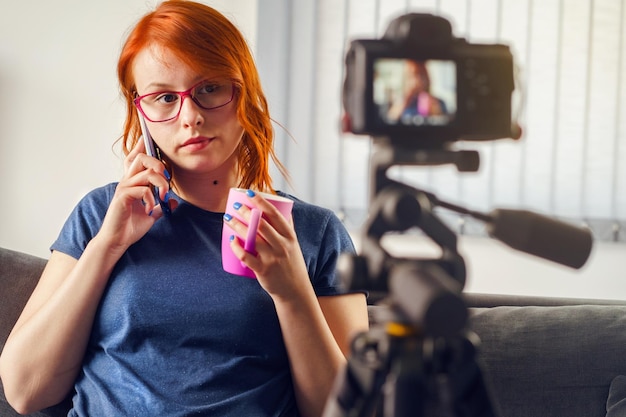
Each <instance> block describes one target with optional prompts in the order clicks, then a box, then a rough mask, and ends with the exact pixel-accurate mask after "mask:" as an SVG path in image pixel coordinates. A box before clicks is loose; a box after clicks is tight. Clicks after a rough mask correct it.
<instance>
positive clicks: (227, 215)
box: [224, 213, 233, 222]
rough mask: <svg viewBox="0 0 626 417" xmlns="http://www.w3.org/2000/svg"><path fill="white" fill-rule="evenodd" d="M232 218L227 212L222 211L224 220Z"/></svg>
mask: <svg viewBox="0 0 626 417" xmlns="http://www.w3.org/2000/svg"><path fill="white" fill-rule="evenodd" d="M232 218H233V216H231V215H230V214H228V213H224V220H226V221H227V222H229V221H231V219H232Z"/></svg>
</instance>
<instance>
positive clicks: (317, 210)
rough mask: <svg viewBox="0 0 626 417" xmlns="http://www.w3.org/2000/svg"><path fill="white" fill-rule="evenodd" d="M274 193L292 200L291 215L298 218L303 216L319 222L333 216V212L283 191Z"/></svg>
mask: <svg viewBox="0 0 626 417" xmlns="http://www.w3.org/2000/svg"><path fill="white" fill-rule="evenodd" d="M276 193H277V194H278V195H279V196H281V197H285V198H288V199H290V200H293V215H294V216H297V217H300V216H303V217H305V218H310V219H315V220H317V221H319V220H320V219H322V218H323V219H328V218H332V217H336V216H335V212H334V211H332V210H330V209H328V208H325V207H322V206H318V205H315V204H312V203H309V202H307V201H304V200H302V199H300V198H298V197H296V196H294V195H292V194H289V193H286V192H284V191H276Z"/></svg>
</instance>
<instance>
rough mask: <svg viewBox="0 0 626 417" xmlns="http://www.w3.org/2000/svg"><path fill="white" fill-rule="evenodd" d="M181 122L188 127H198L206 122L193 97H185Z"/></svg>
mask: <svg viewBox="0 0 626 417" xmlns="http://www.w3.org/2000/svg"><path fill="white" fill-rule="evenodd" d="M180 106H181V107H180V115H179V117H180V120H181V122H183V124H185V125H188V126H198V125H200V124H202V122H204V116H203V115H202V109H201V108H200V107H199V106H198V105H197V104H196V103H195V102H194V101H193V99H192V98H191V96H186V97H183V99H182V103H181V104H180Z"/></svg>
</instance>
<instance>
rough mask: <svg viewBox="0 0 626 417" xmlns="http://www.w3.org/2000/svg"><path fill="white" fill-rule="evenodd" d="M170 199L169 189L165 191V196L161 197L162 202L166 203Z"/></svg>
mask: <svg viewBox="0 0 626 417" xmlns="http://www.w3.org/2000/svg"><path fill="white" fill-rule="evenodd" d="M169 201H170V191H169V190H167V192H166V193H165V198H164V199H163V202H164V203H168V202H169Z"/></svg>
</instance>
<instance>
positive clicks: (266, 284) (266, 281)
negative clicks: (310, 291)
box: [226, 194, 310, 298]
mask: <svg viewBox="0 0 626 417" xmlns="http://www.w3.org/2000/svg"><path fill="white" fill-rule="evenodd" d="M251 198H252V200H253V201H254V205H255V207H256V208H257V209H259V210H260V211H261V212H262V213H263V215H262V217H261V220H260V222H259V227H258V231H257V236H256V249H255V250H256V254H253V253H250V252H246V251H245V250H244V248H243V246H242V245H241V243H240V242H241V240H242V239H243V240H245V236H246V235H247V233H248V227H247V226H246V224H245V223H243V222H241V221H239V220H237V218H235V217H232V218H231V219H230V220H226V221H227V222H228V225H229V226H230V227H231V228H232V229H233V230H234V231H235V232H236V233H237V234H238V235H239V237H240V238H241V239H233V240H232V241H231V243H230V246H231V249H232V251H233V253H234V254H235V256H237V257H238V258H239V259H240V260H241V261H242V262H243V263H245V264H246V265H247V266H248V268H250V269H252V270H253V271H254V273H255V274H256V276H257V279H258V280H259V283H260V284H261V286H263V288H264V289H265V290H266V291H267V292H268V293H269V294H270V295H271V296H272V297H287V298H291V297H292V296H293V293H294V292H295V291H298V288H301V287H300V286H302V285H310V281H309V279H308V272H307V269H306V265H305V262H304V257H303V256H302V251H301V249H300V244H299V242H298V238H297V236H296V232H295V230H294V227H293V218H292V217H291V216H290V217H289V219H286V218H285V217H284V216H283V215H282V214H281V213H280V212H279V211H278V209H276V207H274V206H273V205H272V203H270V202H269V201H267V200H266V199H265V198H263V197H262V196H261V195H259V194H255V195H254V197H251ZM237 211H238V213H239V214H240V215H241V216H242V218H243V219H244V221H246V222H247V221H249V220H250V216H251V210H250V208H248V207H247V206H245V205H242V206H241V207H240V208H239V209H237Z"/></svg>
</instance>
